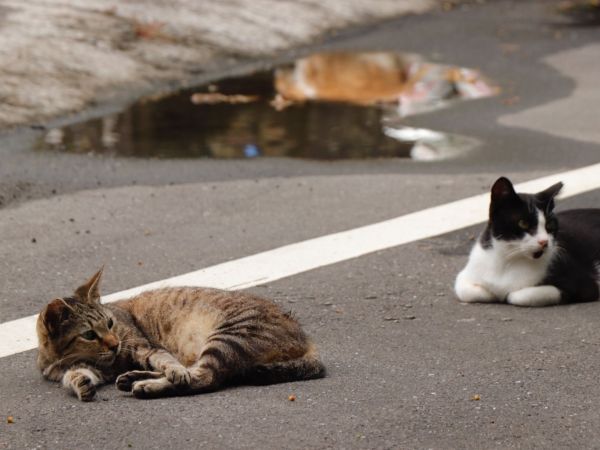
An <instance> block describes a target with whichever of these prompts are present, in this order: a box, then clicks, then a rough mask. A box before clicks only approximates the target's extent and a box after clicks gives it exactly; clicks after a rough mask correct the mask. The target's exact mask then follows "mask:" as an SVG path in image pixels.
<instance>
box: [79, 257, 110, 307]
mask: <svg viewBox="0 0 600 450" xmlns="http://www.w3.org/2000/svg"><path fill="white" fill-rule="evenodd" d="M103 270H104V266H102V268H101V269H100V270H99V271H98V272H96V273H95V274H94V275H92V278H90V279H89V280H88V281H87V282H86V283H85V284H82V285H81V286H79V287H78V288H77V289H76V290H75V295H76V296H77V297H78V298H79V299H80V300H83V301H90V302H94V303H100V278H102V271H103Z"/></svg>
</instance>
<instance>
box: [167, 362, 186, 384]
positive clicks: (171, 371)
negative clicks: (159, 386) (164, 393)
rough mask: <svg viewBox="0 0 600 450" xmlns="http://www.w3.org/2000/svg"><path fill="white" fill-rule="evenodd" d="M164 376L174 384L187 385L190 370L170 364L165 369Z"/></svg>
mask: <svg viewBox="0 0 600 450" xmlns="http://www.w3.org/2000/svg"><path fill="white" fill-rule="evenodd" d="M165 376H166V377H167V380H169V382H171V383H173V384H174V385H176V386H187V385H189V384H190V380H191V377H190V372H189V371H188V370H187V369H186V368H185V367H183V366H170V367H167V369H166V370H165Z"/></svg>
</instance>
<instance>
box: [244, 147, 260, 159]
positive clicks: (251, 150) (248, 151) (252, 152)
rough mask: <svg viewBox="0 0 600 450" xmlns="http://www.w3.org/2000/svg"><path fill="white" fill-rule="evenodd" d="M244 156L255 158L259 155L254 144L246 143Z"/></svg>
mask: <svg viewBox="0 0 600 450" xmlns="http://www.w3.org/2000/svg"><path fill="white" fill-rule="evenodd" d="M244 156H245V157H246V158H256V157H257V156H260V150H259V149H258V147H257V146H256V145H254V144H246V145H245V146H244Z"/></svg>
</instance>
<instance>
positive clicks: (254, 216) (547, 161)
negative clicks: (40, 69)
mask: <svg viewBox="0 0 600 450" xmlns="http://www.w3.org/2000/svg"><path fill="white" fill-rule="evenodd" d="M552 5H554V3H553V2H518V1H516V2H503V1H498V2H491V3H486V4H481V5H474V6H471V7H469V8H467V9H461V8H459V9H456V10H454V11H451V12H435V13H431V14H427V15H424V16H418V17H407V18H403V19H399V20H398V21H394V22H389V23H386V24H383V25H381V26H379V27H375V28H373V29H370V30H361V31H360V32H356V33H354V34H352V35H345V36H344V37H343V39H342V38H340V39H337V40H335V41H332V42H330V43H327V44H326V45H325V46H326V47H330V48H352V49H356V48H360V49H390V50H391V49H393V50H399V51H411V52H419V53H422V54H424V55H426V56H429V57H434V58H435V59H437V60H440V61H444V62H448V63H452V64H459V65H465V66H471V67H478V68H480V69H482V70H483V71H484V72H485V73H487V74H489V75H490V76H491V77H492V78H494V79H495V80H498V81H499V82H500V83H501V84H502V86H503V88H504V93H503V94H502V95H501V96H500V97H499V98H491V99H486V100H482V101H476V102H469V103H464V104H461V105H459V106H458V107H456V108H453V109H450V110H444V111H439V112H435V113H432V114H427V115H423V116H417V117H414V118H412V119H410V123H411V124H413V125H415V126H422V127H427V128H433V129H436V130H441V131H447V132H453V133H459V134H464V135H468V136H474V137H476V138H478V139H480V140H481V141H483V143H484V145H483V147H482V148H480V149H479V150H478V151H477V152H476V153H475V154H471V155H469V156H468V157H464V158H461V159H456V160H453V161H446V162H436V163H416V162H411V161H392V162H390V161H363V162H356V161H354V162H336V163H317V162H310V161H292V160H252V161H235V162H232V161H206V160H198V161H141V160H128V159H123V160H121V159H104V158H100V157H90V156H78V155H49V154H44V153H36V152H30V151H23V150H22V149H20V148H19V146H20V144H19V142H21V141H22V140H27V139H30V138H32V135H26V134H21V135H20V136H18V137H16V138H11V140H10V142H9V141H7V140H4V141H3V144H0V158H1V159H0V180H1V181H0V194H2V195H4V198H5V205H4V208H3V209H0V271H1V272H0V273H1V274H2V277H1V278H2V283H1V285H0V321H1V322H5V321H8V320H12V319H16V318H19V317H22V316H26V315H30V314H34V313H37V312H38V311H39V310H40V309H41V307H42V306H43V305H44V304H45V303H46V302H47V301H48V300H50V299H52V298H53V297H54V296H56V295H64V294H67V293H69V292H70V290H71V289H72V288H73V287H74V286H76V285H77V284H78V283H80V282H81V281H82V280H83V279H85V278H86V277H87V276H89V275H90V274H91V273H92V272H94V271H95V270H96V269H97V268H98V267H99V266H100V265H102V264H106V269H105V279H104V284H103V289H104V292H105V293H111V292H115V291H118V290H121V289H125V288H129V287H133V286H137V285H140V284H143V283H146V282H150V281H155V280H159V279H162V278H165V277H168V276H173V275H177V274H181V273H184V272H188V271H190V270H195V269H199V268H202V267H205V266H209V265H212V264H216V263H219V262H223V261H227V260H231V259H235V258H239V257H243V256H247V255H250V254H253V253H256V252H259V251H262V250H268V249H271V248H275V247H278V246H280V245H284V244H288V243H293V242H297V241H301V240H304V239H308V238H312V237H317V236H321V235H324V234H327V233H332V232H336V231H340V230H344V229H350V228H354V227H357V226H361V225H365V224H369V223H373V222H377V221H380V220H383V219H387V218H392V217H396V216H400V215H403V214H406V213H409V212H413V211H419V210H422V209H424V208H427V207H430V206H434V205H440V204H444V203H447V202H449V201H452V200H456V199H460V198H464V197H468V196H471V195H474V194H478V193H482V192H485V191H486V189H488V188H489V185H490V184H491V183H492V182H493V181H494V180H495V178H496V177H498V176H499V175H507V176H509V177H511V178H512V179H514V180H515V181H524V180H528V179H533V178H537V177H539V176H542V175H545V174H550V173H556V172H562V171H565V170H568V169H572V168H576V167H582V166H586V165H590V164H594V163H597V162H598V161H600V146H599V144H600V139H597V138H596V137H595V136H596V135H595V134H594V133H595V132H596V129H597V122H598V121H597V118H598V117H600V108H599V106H598V104H599V103H598V102H593V101H592V99H593V98H594V95H596V94H595V91H594V89H593V83H592V86H590V85H589V74H590V73H597V74H598V73H600V58H599V57H598V56H600V46H599V45H598V44H595V43H596V42H598V38H599V37H600V28H593V27H583V26H571V25H569V24H568V23H567V22H566V21H565V19H564V18H562V17H561V16H558V15H555V14H554V12H553V10H552V8H551V6H552ZM573 60H575V61H576V62H578V64H574V63H573ZM515 96H518V100H514V98H515ZM506 99H513V100H511V101H508V102H507V101H503V100H506ZM567 100H568V101H567ZM582 111H585V112H587V114H581V112H582ZM560 117H565V119H564V120H559V121H557V120H556V118H560ZM574 117H577V118H578V121H577V122H576V123H573V125H572V126H569V118H571V119H572V118H574ZM573 127H577V130H578V131H577V133H576V134H575V135H574V133H573V129H574V128H573ZM53 191H55V193H53ZM13 194H15V198H14V199H13V198H12V195H13ZM28 197H31V198H28ZM6 204H8V205H6ZM598 205H600V191H599V190H596V191H591V192H589V193H587V194H584V195H580V196H577V197H574V198H570V199H567V200H564V201H562V202H560V203H559V209H566V208H571V207H579V206H596V207H597V206H598ZM457 214H460V211H457ZM479 228H480V227H472V228H468V229H462V230H457V231H456V232H453V233H450V234H447V235H443V236H440V237H437V238H433V239H428V240H424V241H419V242H413V243H410V244H406V245H403V246H400V247H397V248H392V249H388V250H385V251H381V252H377V253H374V254H371V255H367V256H363V257H360V258H358V259H354V260H349V261H346V262H343V263H339V264H335V265H332V266H327V267H323V268H320V269H316V270H312V271H310V272H306V273H303V274H300V275H296V276H293V277H290V278H286V279H282V280H279V281H277V282H273V283H269V284H268V285H263V286H258V287H255V288H252V289H251V291H253V292H257V293H259V294H261V295H265V296H268V297H271V298H274V299H275V300H276V301H277V302H278V303H280V304H282V305H285V306H286V308H292V309H293V310H294V311H295V312H296V314H297V316H298V317H299V319H300V320H301V322H302V323H303V324H304V327H305V328H306V330H307V331H308V332H309V333H310V334H311V335H312V336H313V338H314V340H315V341H316V342H317V344H318V345H319V348H320V352H321V355H322V358H323V360H324V362H325V364H326V365H327V368H328V371H329V373H328V377H327V378H325V379H323V380H317V381H310V382H304V383H290V384H282V385H276V386H268V387H258V388H257V387H239V388H233V389H229V390H225V391H221V392H217V393H214V394H209V395H203V396H196V397H187V398H174V399H160V400H153V401H139V400H135V399H133V398H130V397H128V396H127V395H124V394H122V393H120V392H118V391H116V389H115V388H114V387H112V386H107V387H105V388H104V389H102V390H101V391H100V392H99V395H98V399H97V401H95V402H93V403H90V404H83V403H80V402H78V401H77V400H76V399H75V398H73V397H69V396H68V395H66V393H65V392H64V390H63V389H61V388H59V387H58V386H57V385H54V384H50V383H47V382H45V381H43V380H42V378H41V376H40V374H39V373H38V372H37V370H36V368H35V364H34V361H35V352H34V351H29V352H25V353H20V354H17V355H13V356H9V357H6V358H3V359H0V374H2V376H0V419H2V420H1V423H0V448H15V449H21V448H59V449H64V448H69V449H71V448H72V449H79V448H110V449H112V448H114V449H121V448H165V447H170V448H199V447H204V448H535V447H545V448H583V447H587V448H591V447H595V446H597V442H598V440H599V439H600V431H599V428H598V426H597V424H598V422H599V420H600V413H599V412H598V409H597V407H596V403H597V399H598V398H600V386H599V384H598V383H597V376H596V373H597V372H598V370H599V368H600V362H599V361H598V360H597V358H596V356H595V354H596V352H595V350H594V348H596V347H595V346H596V345H598V343H600V340H599V338H598V337H597V333H596V329H597V326H596V324H597V322H598V320H599V319H600V309H599V305H598V304H594V303H592V304H581V305H572V306H561V307H554V308H546V309H520V308H516V307H510V306H507V305H467V306H465V305H461V304H459V303H458V302H457V301H456V300H455V298H454V296H453V293H452V283H453V280H454V277H455V275H456V273H457V272H458V271H459V270H460V268H461V267H462V266H463V265H464V263H465V261H466V257H467V253H468V250H469V247H470V245H471V244H472V239H473V237H474V236H476V234H477V233H478V230H479ZM398 232H399V233H401V232H402V230H398ZM34 238H35V242H32V240H33V239H34ZM292 393H293V394H295V395H296V396H297V400H296V401H295V402H290V401H288V395H290V394H292ZM476 395H477V396H479V398H480V400H472V399H473V398H474V396H476ZM9 415H10V416H13V417H14V423H12V424H8V423H6V420H4V418H5V417H7V416H9Z"/></svg>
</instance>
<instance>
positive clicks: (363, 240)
mask: <svg viewBox="0 0 600 450" xmlns="http://www.w3.org/2000/svg"><path fill="white" fill-rule="evenodd" d="M492 181H493V180H490V182H492ZM558 181H563V182H564V183H565V187H564V190H563V192H562V195H561V197H562V198H564V197H571V196H574V195H577V194H581V193H583V192H587V191H591V190H594V189H598V188H600V164H595V165H592V166H587V167H583V168H581V169H576V170H571V171H568V172H563V173H559V174H555V175H550V176H547V177H543V178H538V179H536V180H532V181H528V182H525V183H521V184H519V185H517V186H516V188H517V190H518V191H520V192H536V191H540V190H542V189H544V188H546V187H548V186H550V185H551V184H553V183H556V182H558ZM488 202H489V194H488V193H485V194H481V195H476V196H474V197H469V198H465V199H462V200H458V201H455V202H451V203H446V204H445V205H440V206H435V207H433V208H428V209H424V210H422V211H418V212H415V213H411V214H407V215H404V216H400V217H397V218H395V219H390V220H386V221H383V222H378V223H374V224H371V225H367V226H364V227H359V228H354V229H352V230H348V231H342V232H340V233H334V234H329V235H326V236H321V237H318V238H315V239H309V240H306V241H302V242H297V243H295V244H290V245H285V246H283V247H279V248H276V249H273V250H269V251H266V252H262V253H257V254H256V255H251V256H247V257H245V258H240V259H237V260H234V261H228V262H226V263H222V264H217V265H215V266H211V267H207V268H205V269H201V270H197V271H195V272H190V273H186V274H184V275H180V276H176V277H173V278H168V279H165V280H161V281H157V282H154V283H150V284H145V285H143V286H138V287H136V288H132V289H127V290H125V291H121V292H116V293H114V294H111V295H107V296H104V297H103V301H104V302H113V301H115V300H118V299H122V298H127V297H130V296H133V295H136V294H138V293H140V292H142V291H146V290H148V289H155V288H159V287H165V286H207V287H215V288H221V289H244V288H249V287H252V286H256V285H259V284H264V283H268V282H271V281H275V280H279V279H281V278H285V277H289V276H291V275H295V274H298V273H302V272H306V271H308V270H311V269H316V268H318V267H323V266H327V265H330V264H335V263H338V262H341V261H346V260H348V259H352V258H356V257H358V256H362V255H366V254H368V253H373V252H376V251H379V250H384V249H388V248H391V247H396V246H398V245H402V244H406V243H409V242H414V241H418V240H421V239H426V238H430V237H433V236H438V235H440V234H444V233H448V232H451V231H455V230H458V229H460V228H465V227H468V226H471V225H475V224H477V223H480V222H483V221H485V220H486V216H487V209H488ZM36 318H37V315H34V316H29V317H24V318H22V319H17V320H13V321H11V322H5V323H2V324H0V358H3V357H6V356H10V355H14V354H15V353H20V352H24V351H26V350H31V349H33V348H35V347H36V346H37V338H36V334H35V321H36Z"/></svg>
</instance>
